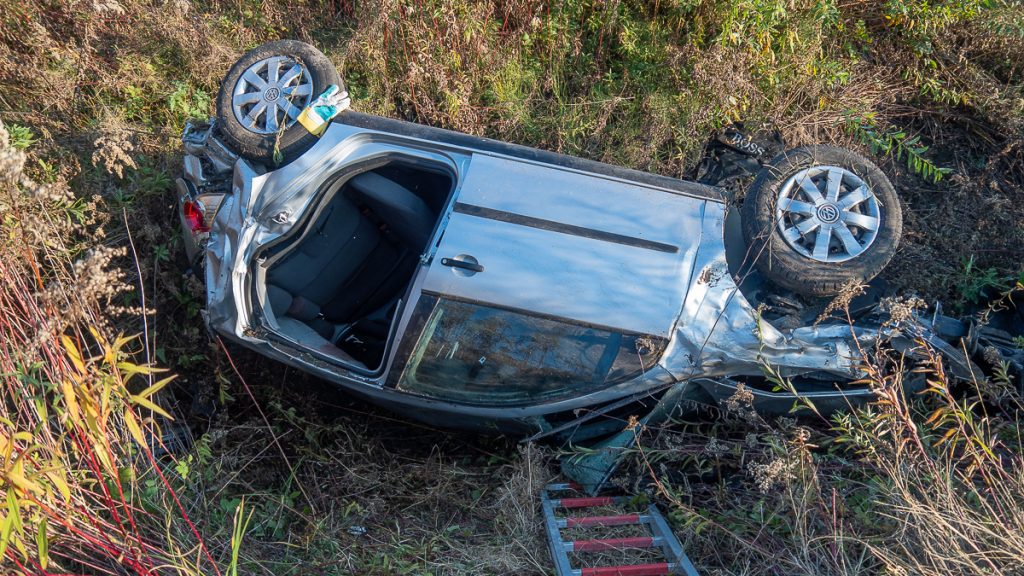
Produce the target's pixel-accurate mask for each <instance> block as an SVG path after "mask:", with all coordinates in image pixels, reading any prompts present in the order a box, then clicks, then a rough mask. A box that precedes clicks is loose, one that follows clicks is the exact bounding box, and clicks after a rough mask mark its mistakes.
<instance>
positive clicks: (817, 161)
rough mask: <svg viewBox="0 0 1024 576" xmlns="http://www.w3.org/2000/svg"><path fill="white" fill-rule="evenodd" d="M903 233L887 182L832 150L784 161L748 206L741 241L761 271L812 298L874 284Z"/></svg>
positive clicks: (817, 149) (809, 150)
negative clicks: (853, 284) (847, 287)
mask: <svg viewBox="0 0 1024 576" xmlns="http://www.w3.org/2000/svg"><path fill="white" fill-rule="evenodd" d="M902 230H903V214H902V210H901V209H900V202H899V198H898V197H897V195H896V190H895V189H894V188H893V186H892V183H891V182H889V179H888V178H886V176H885V174H883V173H882V171H881V170H880V169H879V168H878V166H876V165H875V164H873V163H872V162H871V161H870V160H868V159H867V158H864V157H863V156H861V155H859V154H856V153H854V152H852V151H850V150H845V149H843V148H837V147H834V146H802V147H800V148H795V149H793V150H789V151H786V152H784V153H782V154H781V155H779V156H778V157H776V158H775V159H774V160H772V161H771V162H770V163H768V164H767V165H766V166H765V167H764V169H762V170H761V172H760V173H759V174H758V176H757V178H756V179H755V180H754V183H753V184H752V185H751V188H750V190H749V191H748V192H747V197H746V199H745V200H744V203H743V235H744V238H745V239H746V241H747V244H748V246H749V247H750V251H749V253H750V254H751V255H752V256H753V257H754V258H755V263H756V266H757V267H758V269H759V270H760V271H761V272H762V273H763V274H764V275H765V276H767V277H768V279H769V280H771V281H772V282H774V283H775V284H777V285H779V286H782V287H784V288H788V289H790V290H793V291H794V292H797V293H801V294H806V295H809V296H830V295H834V294H837V293H838V292H839V291H840V290H842V288H843V286H845V285H847V284H849V283H851V282H867V281H869V280H871V279H872V278H874V277H875V276H876V275H878V273H879V272H881V271H882V269H883V268H884V267H885V265H886V264H888V263H889V261H890V260H891V259H892V257H893V255H894V254H895V253H896V246H897V245H898V244H899V241H900V236H901V235H902Z"/></svg>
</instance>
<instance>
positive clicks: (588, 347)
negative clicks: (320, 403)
mask: <svg viewBox="0 0 1024 576" xmlns="http://www.w3.org/2000/svg"><path fill="white" fill-rule="evenodd" d="M665 344H666V342H665V341H663V340H659V339H654V338H650V337H639V336H634V335H626V334H620V333H615V332H609V331H607V330H602V329H598V328H590V327H586V326H580V325H575V324H570V323H566V322H563V321H557V320H551V319H547V318H540V317H535V316H528V315H525V314H521V313H517V312H511V311H508V310H501V309H497V308H490V307H487V306H482V305H477V304H470V303H466V302H457V301H452V300H443V299H442V300H439V301H437V304H436V305H435V306H434V308H433V310H432V311H431V313H430V315H429V317H428V318H427V319H426V322H425V324H424V328H423V332H422V333H421V335H420V337H419V340H418V341H417V342H416V345H415V346H413V347H412V350H411V352H410V354H411V356H410V358H409V359H408V362H407V363H406V365H405V369H404V370H403V372H402V375H401V378H400V379H399V382H398V387H399V388H400V389H402V390H405V391H408V392H414V393H417V394H422V395H425V396H432V397H435V398H438V399H443V400H447V401H451V402H460V403H466V404H489V405H506V406H511V405H516V404H525V403H532V402H536V401H553V400H558V399H561V398H566V397H569V396H572V395H574V394H577V393H587V392H592V391H595V390H599V389H601V388H606V387H608V386H611V385H613V384H617V383H619V382H623V381H625V380H628V379H630V378H633V377H635V376H638V375H639V374H641V373H642V372H643V371H645V370H647V369H649V368H650V367H651V366H653V365H654V363H655V362H657V360H658V358H659V357H660V355H661V353H662V352H663V351H664V348H665Z"/></svg>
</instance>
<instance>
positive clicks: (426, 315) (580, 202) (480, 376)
mask: <svg viewBox="0 0 1024 576" xmlns="http://www.w3.org/2000/svg"><path fill="white" fill-rule="evenodd" d="M704 202H705V201H704V200H702V199H699V198H694V197H689V196H685V195H682V194H678V193H671V192H667V191H662V190H658V189H651V188H648V187H644V186H639V185H635V184H631V183H629V182H624V181H621V180H615V179H612V178H607V177H601V176H595V175H589V174H583V173H579V172H574V171H570V170H564V169H561V168H558V167H553V166H548V165H539V164H533V163H527V162H521V161H518V160H514V159H509V158H503V157H496V156H489V155H483V154H477V155H474V156H473V158H472V161H471V163H470V167H469V170H468V172H467V173H466V174H465V176H464V178H463V181H462V184H461V189H460V192H459V196H458V197H457V199H456V202H455V204H454V207H453V209H452V212H451V214H450V218H449V220H448V222H447V225H446V227H445V229H444V232H443V236H442V237H441V240H440V242H439V244H438V246H437V250H436V251H435V254H434V256H433V258H432V260H431V261H430V263H429V268H428V269H427V270H426V273H425V278H424V279H423V281H422V283H421V284H420V291H421V296H420V301H419V303H418V305H417V311H416V313H415V314H414V321H413V322H411V323H410V325H409V328H408V330H407V331H406V334H405V336H404V340H403V343H402V345H401V346H400V349H399V352H398V357H397V359H396V360H397V362H396V365H395V366H394V367H393V368H394V369H393V371H392V374H391V377H390V378H389V382H391V384H392V385H398V386H399V388H404V389H406V390H408V391H414V392H416V393H420V394H425V395H431V396H436V397H444V398H446V399H449V400H452V401H460V402H470V403H478V402H490V403H524V402H532V401H546V400H551V399H553V398H556V397H561V396H564V395H566V394H571V393H573V392H572V391H573V390H577V391H578V390H579V389H584V388H585V389H588V390H589V389H593V388H597V387H601V386H610V385H612V384H613V383H615V382H618V381H622V379H623V378H625V377H626V375H634V374H637V373H640V372H641V371H642V370H643V369H644V366H643V364H644V363H646V364H647V367H650V365H651V364H653V363H654V362H656V361H657V358H658V356H659V355H660V352H659V350H660V349H661V348H662V347H663V343H664V342H667V339H668V338H669V335H670V333H671V330H672V327H673V325H674V322H675V319H676V317H677V316H678V314H679V311H680V309H681V307H682V302H683V299H684V297H685V294H686V287H687V285H688V283H689V280H690V276H691V274H692V265H693V259H694V256H695V253H696V249H697V246H698V245H699V243H700V230H701V220H702V216H703V207H704ZM629 358H638V360H637V361H636V362H633V363H630V362H629V360H627V359H629ZM446 382H447V384H445V383H446ZM503 382H504V383H506V384H507V390H506V391H501V390H500V384H501V383H503ZM452 383H458V384H457V385H453V384H452ZM506 393H507V394H506Z"/></svg>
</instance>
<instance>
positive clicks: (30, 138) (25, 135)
mask: <svg viewBox="0 0 1024 576" xmlns="http://www.w3.org/2000/svg"><path fill="white" fill-rule="evenodd" d="M6 128H7V133H8V134H9V135H10V145H11V148H14V149H15V150H24V149H26V148H28V147H29V146H31V145H33V144H35V143H36V141H38V138H36V135H35V134H34V133H33V132H32V129H31V128H29V127H28V126H22V125H21V124H8V125H6Z"/></svg>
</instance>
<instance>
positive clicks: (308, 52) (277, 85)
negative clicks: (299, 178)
mask: <svg viewBox="0 0 1024 576" xmlns="http://www.w3.org/2000/svg"><path fill="white" fill-rule="evenodd" d="M331 84H335V85H337V86H338V87H339V88H341V89H342V90H344V89H345V87H344V86H343V85H342V83H341V77H340V76H339V75H338V71H337V69H335V67H334V64H332V63H331V61H330V60H329V59H328V58H327V57H326V56H324V55H323V53H322V52H320V51H319V50H317V49H316V48H314V47H313V46H310V45H309V44H306V43H304V42H298V41H296V40H278V41H276V42H267V43H266V44H262V45H260V46H257V47H256V48H254V49H252V50H250V51H249V52H248V53H246V54H245V55H244V56H242V57H241V58H239V59H238V61H237V62H235V64H234V66H232V67H231V69H230V70H228V73H227V75H226V76H225V77H224V81H223V82H221V85H220V93H219V94H218V95H217V125H218V126H219V128H220V133H221V135H223V136H224V139H225V141H226V142H227V144H228V145H229V146H230V147H231V148H233V149H234V150H235V151H237V152H238V153H239V154H240V155H241V156H243V157H245V158H248V159H250V160H254V161H256V162H260V163H262V164H266V165H268V166H276V165H278V164H283V163H286V162H288V161H291V160H294V159H295V158H296V157H297V156H298V155H300V154H302V153H303V152H305V151H306V150H308V149H309V148H310V147H311V146H312V145H313V144H314V143H315V142H316V140H317V137H316V136H314V135H313V134H310V133H309V132H308V131H307V130H306V129H305V128H304V127H303V126H302V125H301V124H299V123H298V117H299V113H300V112H301V111H302V109H303V108H305V107H306V106H308V105H309V103H310V102H312V101H313V99H315V98H316V97H317V96H318V95H320V94H321V93H323V91H324V90H326V89H327V87H328V86H330V85H331Z"/></svg>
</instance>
